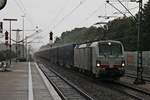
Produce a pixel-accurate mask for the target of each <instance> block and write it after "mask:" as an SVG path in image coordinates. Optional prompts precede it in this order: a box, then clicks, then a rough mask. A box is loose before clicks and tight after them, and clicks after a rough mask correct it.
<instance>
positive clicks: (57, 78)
mask: <svg viewBox="0 0 150 100" xmlns="http://www.w3.org/2000/svg"><path fill="white" fill-rule="evenodd" d="M38 65H39V67H40V68H41V70H42V71H43V73H44V74H45V76H46V77H47V79H48V80H49V81H50V83H51V84H52V85H53V87H54V88H55V90H56V91H57V93H58V94H59V96H60V97H61V98H62V100H93V99H92V98H91V97H90V96H88V95H87V94H86V93H84V92H83V91H81V90H80V89H79V88H78V87H76V86H75V85H73V84H72V83H70V82H69V81H67V80H66V79H65V78H63V77H62V76H61V75H59V74H58V73H57V72H55V71H54V70H53V69H51V68H50V67H49V68H48V69H47V68H46V67H45V66H44V65H43V64H38Z"/></svg>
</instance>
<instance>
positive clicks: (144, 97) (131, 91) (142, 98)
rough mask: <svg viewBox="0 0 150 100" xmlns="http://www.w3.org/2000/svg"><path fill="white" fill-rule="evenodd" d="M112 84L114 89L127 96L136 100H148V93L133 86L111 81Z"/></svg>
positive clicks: (149, 97)
mask: <svg viewBox="0 0 150 100" xmlns="http://www.w3.org/2000/svg"><path fill="white" fill-rule="evenodd" d="M112 83H113V85H114V87H113V88H114V89H116V90H118V91H120V92H122V93H124V94H126V95H129V96H130V97H132V98H134V99H136V100H150V92H149V91H147V90H143V89H141V88H138V87H136V86H134V85H131V84H128V83H124V82H120V81H113V82H112Z"/></svg>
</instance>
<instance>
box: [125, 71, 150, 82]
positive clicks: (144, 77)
mask: <svg viewBox="0 0 150 100" xmlns="http://www.w3.org/2000/svg"><path fill="white" fill-rule="evenodd" d="M125 76H127V77H130V78H136V74H134V73H129V72H126V74H125ZM143 79H144V80H145V81H146V82H149V83H150V76H148V75H143Z"/></svg>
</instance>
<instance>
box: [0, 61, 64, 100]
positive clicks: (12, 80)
mask: <svg viewBox="0 0 150 100" xmlns="http://www.w3.org/2000/svg"><path fill="white" fill-rule="evenodd" d="M0 100H61V98H60V97H59V95H58V94H57V92H56V91H55V90H54V88H53V87H52V85H51V84H50V83H49V81H48V80H47V78H46V77H45V76H44V74H43V73H42V71H41V70H40V69H39V68H38V65H37V64H36V63H34V62H17V63H12V67H11V68H9V69H8V70H7V71H6V72H3V71H1V72H0Z"/></svg>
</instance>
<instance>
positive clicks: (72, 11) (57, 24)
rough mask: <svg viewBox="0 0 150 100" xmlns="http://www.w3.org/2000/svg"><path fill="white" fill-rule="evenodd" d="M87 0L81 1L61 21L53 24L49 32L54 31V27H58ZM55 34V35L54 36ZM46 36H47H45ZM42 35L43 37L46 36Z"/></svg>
mask: <svg viewBox="0 0 150 100" xmlns="http://www.w3.org/2000/svg"><path fill="white" fill-rule="evenodd" d="M86 1H87V0H82V1H80V3H79V4H78V5H77V6H76V7H74V8H73V9H72V10H71V11H70V12H69V13H67V14H66V15H65V16H64V17H62V19H61V20H59V22H57V23H56V24H54V25H53V26H52V28H51V29H50V30H51V31H52V30H54V29H55V28H56V27H58V26H59V25H60V24H61V23H62V22H63V21H64V20H66V19H67V18H68V17H69V16H70V15H71V14H73V13H74V12H75V11H76V10H77V9H78V8H79V7H80V6H81V5H83V4H84V3H85V2H86ZM56 34H57V33H55V35H56ZM46 35H47V34H46ZM46 35H44V37H45V36H46Z"/></svg>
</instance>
